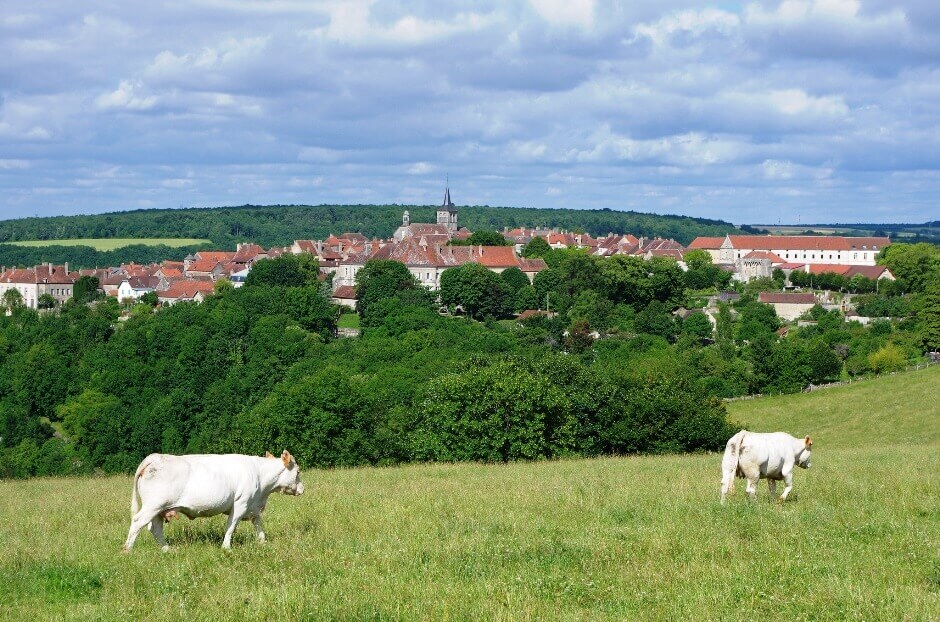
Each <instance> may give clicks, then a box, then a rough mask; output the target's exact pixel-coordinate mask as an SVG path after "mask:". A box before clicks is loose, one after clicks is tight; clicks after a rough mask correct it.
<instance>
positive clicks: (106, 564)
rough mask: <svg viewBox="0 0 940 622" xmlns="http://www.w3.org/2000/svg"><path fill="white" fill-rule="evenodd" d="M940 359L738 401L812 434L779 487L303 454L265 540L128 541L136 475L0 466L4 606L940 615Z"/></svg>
mask: <svg viewBox="0 0 940 622" xmlns="http://www.w3.org/2000/svg"><path fill="white" fill-rule="evenodd" d="M937 395H940V367H933V368H931V369H927V370H922V371H918V372H911V373H909V374H906V375H899V376H894V377H887V378H881V379H876V380H871V381H866V382H864V383H859V384H856V385H853V386H850V387H845V388H838V389H831V390H825V391H819V392H816V393H812V394H806V395H797V396H789V397H782V398H769V399H760V400H750V401H742V402H736V403H734V404H732V405H731V410H732V412H733V416H734V417H735V418H736V419H737V420H739V421H747V422H748V424H749V426H750V427H751V428H752V429H758V430H776V429H785V430H789V431H791V432H793V433H796V434H801V435H802V434H806V433H808V434H812V435H813V436H814V438H815V439H816V447H815V451H814V455H813V468H812V469H810V470H808V471H802V470H801V471H799V472H798V473H797V474H796V477H795V487H794V496H792V497H791V500H790V501H788V502H787V503H785V504H776V503H771V502H769V501H768V499H767V489H766V485H762V486H761V489H760V501H759V502H758V503H756V504H749V503H746V502H745V501H744V499H743V486H738V492H737V495H736V496H734V497H733V498H732V499H731V500H730V502H729V504H728V505H727V506H724V507H722V506H721V505H720V504H719V503H718V502H717V499H718V487H719V479H720V476H719V463H720V456H718V455H695V456H651V457H630V458H607V459H599V460H571V461H560V462H538V463H527V464H510V465H420V466H407V467H401V468H384V469H351V470H335V471H307V472H305V474H304V478H303V479H304V481H305V483H306V485H307V494H306V495H304V496H303V497H300V498H288V497H282V496H277V497H272V499H271V501H270V503H269V505H268V509H267V512H266V513H265V517H266V525H265V531H266V532H267V534H268V537H269V542H268V543H267V544H266V545H258V544H256V543H255V542H254V541H253V540H252V536H251V535H250V532H251V529H250V527H248V526H246V525H242V526H241V527H240V528H239V531H238V532H237V533H236V538H235V542H234V549H233V550H232V552H230V553H224V552H222V551H221V550H220V548H219V546H220V544H221V539H222V531H223V518H222V517H216V518H215V519H202V520H197V521H193V522H188V521H185V519H184V520H182V521H176V522H174V523H172V524H171V525H170V526H169V528H168V538H169V540H170V543H171V545H172V546H173V549H172V550H171V551H170V552H169V553H166V554H163V553H161V552H160V551H159V550H158V548H157V547H156V545H155V543H154V542H153V539H152V538H151V537H150V535H149V534H147V533H142V534H141V537H140V539H139V540H138V544H137V547H135V549H134V551H133V552H132V553H131V554H130V555H122V554H121V553H120V547H121V543H122V542H123V540H124V537H125V535H126V532H127V526H128V506H129V497H130V486H131V483H130V482H131V480H130V478H127V477H111V478H98V479H58V480H53V479H44V480H32V481H25V482H4V483H0V551H3V553H2V555H0V616H2V617H5V618H7V619H17V620H19V619H29V620H47V619H48V620H53V619H54V620H120V619H128V620H130V619H146V620H213V619H219V618H223V617H224V618H225V619H226V620H232V621H234V620H257V619H262V618H268V619H284V620H736V619H740V620H745V619H746V620H788V621H794V620H937V619H940V551H938V547H940V475H938V474H940V409H938V407H937V404H936V401H935V400H936V396H937Z"/></svg>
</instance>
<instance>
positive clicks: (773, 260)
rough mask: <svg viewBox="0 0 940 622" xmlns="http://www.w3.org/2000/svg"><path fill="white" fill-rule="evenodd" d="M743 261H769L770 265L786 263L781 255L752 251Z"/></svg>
mask: <svg viewBox="0 0 940 622" xmlns="http://www.w3.org/2000/svg"><path fill="white" fill-rule="evenodd" d="M742 259H769V260H770V263H784V261H783V259H782V258H781V257H780V255H777V254H776V253H771V252H770V251H751V252H750V253H748V254H747V255H745V256H744V257H743V258H742Z"/></svg>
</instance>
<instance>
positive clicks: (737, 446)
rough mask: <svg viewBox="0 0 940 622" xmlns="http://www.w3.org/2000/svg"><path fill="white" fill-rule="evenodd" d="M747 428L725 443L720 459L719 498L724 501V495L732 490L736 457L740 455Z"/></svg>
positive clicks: (736, 470)
mask: <svg viewBox="0 0 940 622" xmlns="http://www.w3.org/2000/svg"><path fill="white" fill-rule="evenodd" d="M746 434H747V430H741V431H740V432H738V433H737V434H735V435H734V436H732V437H731V438H730V439H728V443H727V444H726V445H725V455H724V457H723V458H722V459H721V500H722V501H724V499H725V495H727V494H728V493H733V492H734V477H735V475H737V473H738V459H739V458H740V456H741V449H742V448H743V445H744V436H745V435H746Z"/></svg>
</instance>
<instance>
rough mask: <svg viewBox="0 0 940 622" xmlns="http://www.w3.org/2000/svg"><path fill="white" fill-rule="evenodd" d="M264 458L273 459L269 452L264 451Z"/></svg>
mask: <svg viewBox="0 0 940 622" xmlns="http://www.w3.org/2000/svg"><path fill="white" fill-rule="evenodd" d="M264 457H265V458H273V457H274V454H272V453H271V452H270V451H266V452H264Z"/></svg>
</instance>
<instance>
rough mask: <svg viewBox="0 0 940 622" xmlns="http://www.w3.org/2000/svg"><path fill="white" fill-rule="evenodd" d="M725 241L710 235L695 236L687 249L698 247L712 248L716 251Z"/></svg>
mask: <svg viewBox="0 0 940 622" xmlns="http://www.w3.org/2000/svg"><path fill="white" fill-rule="evenodd" d="M724 243H725V239H724V238H710V237H697V238H695V239H694V240H692V243H691V244H689V246H688V248H689V250H692V249H695V248H700V249H703V250H713V251H716V250H718V249H719V248H721V245H722V244H724Z"/></svg>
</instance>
